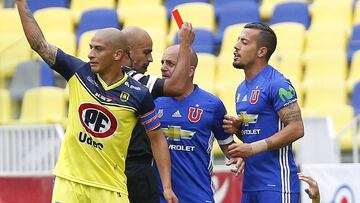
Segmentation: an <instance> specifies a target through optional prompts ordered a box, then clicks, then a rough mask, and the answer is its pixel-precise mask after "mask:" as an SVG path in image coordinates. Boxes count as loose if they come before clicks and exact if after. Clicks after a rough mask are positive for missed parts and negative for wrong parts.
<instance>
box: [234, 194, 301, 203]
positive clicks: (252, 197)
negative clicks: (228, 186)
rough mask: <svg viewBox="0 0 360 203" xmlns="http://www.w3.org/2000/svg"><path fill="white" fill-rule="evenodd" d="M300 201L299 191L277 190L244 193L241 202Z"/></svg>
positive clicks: (292, 202)
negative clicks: (283, 191)
mask: <svg viewBox="0 0 360 203" xmlns="http://www.w3.org/2000/svg"><path fill="white" fill-rule="evenodd" d="M261 202H266V203H299V202H300V194H299V193H282V192H276V191H254V192H246V191H243V193H242V200H241V203H261Z"/></svg>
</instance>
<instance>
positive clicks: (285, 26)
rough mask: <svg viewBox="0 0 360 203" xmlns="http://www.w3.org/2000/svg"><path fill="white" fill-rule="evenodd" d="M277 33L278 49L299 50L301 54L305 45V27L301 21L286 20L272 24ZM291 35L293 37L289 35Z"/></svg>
mask: <svg viewBox="0 0 360 203" xmlns="http://www.w3.org/2000/svg"><path fill="white" fill-rule="evenodd" d="M271 28H272V29H273V30H274V32H275V33H276V37H277V45H276V51H280V52H281V51H288V50H292V52H293V51H298V52H299V54H301V53H302V52H303V50H304V45H305V33H306V30H305V27H304V26H303V25H302V24H300V23H293V22H286V23H276V24H273V25H271ZM289 36H291V37H289Z"/></svg>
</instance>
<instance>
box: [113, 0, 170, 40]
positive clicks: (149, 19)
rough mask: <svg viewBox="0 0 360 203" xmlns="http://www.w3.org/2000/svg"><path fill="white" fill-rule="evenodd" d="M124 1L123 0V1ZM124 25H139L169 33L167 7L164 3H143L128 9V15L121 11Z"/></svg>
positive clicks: (165, 33) (146, 28)
mask: <svg viewBox="0 0 360 203" xmlns="http://www.w3.org/2000/svg"><path fill="white" fill-rule="evenodd" d="M121 2H122V1H121ZM119 13H120V15H121V19H123V22H124V27H128V26H138V27H141V28H143V29H145V30H154V29H155V30H157V31H162V32H163V33H164V35H167V33H168V22H167V21H168V20H167V14H166V8H165V7H164V6H163V5H157V4H154V5H147V4H145V5H141V6H133V7H129V8H128V9H127V12H126V15H125V16H124V14H123V13H122V12H121V11H120V12H119Z"/></svg>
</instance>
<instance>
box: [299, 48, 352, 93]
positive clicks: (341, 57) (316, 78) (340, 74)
mask: <svg viewBox="0 0 360 203" xmlns="http://www.w3.org/2000/svg"><path fill="white" fill-rule="evenodd" d="M346 76H347V61H346V54H345V52H341V51H323V52H317V53H312V54H311V55H308V56H307V58H306V61H305V72H304V80H303V86H304V88H305V89H307V88H312V84H316V83H332V82H335V83H345V78H346Z"/></svg>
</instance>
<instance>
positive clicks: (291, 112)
mask: <svg viewBox="0 0 360 203" xmlns="http://www.w3.org/2000/svg"><path fill="white" fill-rule="evenodd" d="M278 115H279V117H280V119H281V121H282V122H283V123H284V125H285V126H287V125H288V124H289V123H291V122H296V121H301V120H302V118H301V111H300V108H299V106H298V104H297V103H296V102H295V103H292V104H289V106H286V107H284V108H282V109H280V111H279V112H278Z"/></svg>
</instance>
